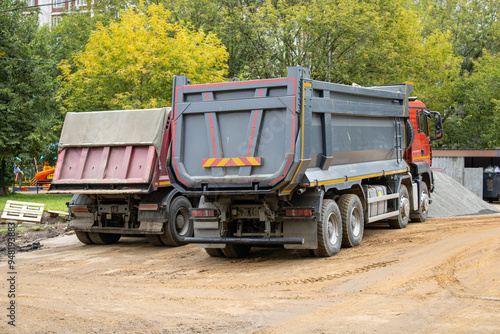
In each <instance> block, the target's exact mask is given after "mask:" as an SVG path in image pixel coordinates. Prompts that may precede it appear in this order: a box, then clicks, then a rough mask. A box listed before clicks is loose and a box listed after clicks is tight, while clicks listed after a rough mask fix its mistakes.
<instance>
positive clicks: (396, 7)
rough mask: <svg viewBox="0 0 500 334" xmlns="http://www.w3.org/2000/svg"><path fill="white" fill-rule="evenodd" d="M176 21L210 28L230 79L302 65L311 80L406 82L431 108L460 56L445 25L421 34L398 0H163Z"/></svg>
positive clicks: (440, 99) (445, 92)
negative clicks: (226, 54) (221, 45)
mask: <svg viewBox="0 0 500 334" xmlns="http://www.w3.org/2000/svg"><path fill="white" fill-rule="evenodd" d="M163 2H164V3H166V6H167V7H168V8H172V12H173V16H174V17H175V18H176V19H177V20H185V21H188V22H190V23H191V24H192V25H193V26H194V27H195V28H199V27H203V29H205V30H207V31H213V32H214V33H216V34H217V36H218V37H219V38H220V39H221V41H222V42H223V43H224V44H225V45H226V47H227V49H228V51H229V53H230V57H229V61H228V64H229V72H230V75H231V76H237V77H239V78H241V79H253V78H267V77H276V76H283V75H286V68H287V67H288V66H295V65H302V66H304V67H308V68H310V69H311V71H312V76H313V77H314V78H315V79H318V80H325V81H331V82H337V83H344V84H351V83H352V82H356V83H358V84H361V85H381V84H394V83H398V82H405V81H412V82H414V83H415V87H416V91H415V93H417V94H418V95H419V97H420V98H421V99H424V100H425V101H426V103H427V104H428V105H429V107H430V108H435V109H438V110H443V108H445V107H447V106H449V105H451V103H452V102H451V100H450V99H451V91H452V90H451V82H452V81H453V80H454V78H455V77H456V76H457V74H458V69H459V67H458V64H459V62H460V59H459V58H458V57H456V56H454V54H453V47H452V44H451V38H452V35H451V34H450V32H448V31H446V30H443V31H441V30H439V29H434V30H429V31H424V28H423V24H422V22H421V19H420V18H419V15H418V13H417V12H416V11H415V10H414V9H412V7H405V6H403V4H404V2H403V1H400V0H391V1H387V0H373V1H366V0H362V1H358V0H324V1H308V0H295V1H283V0H225V1H207V0H175V1H173V0H164V1H163Z"/></svg>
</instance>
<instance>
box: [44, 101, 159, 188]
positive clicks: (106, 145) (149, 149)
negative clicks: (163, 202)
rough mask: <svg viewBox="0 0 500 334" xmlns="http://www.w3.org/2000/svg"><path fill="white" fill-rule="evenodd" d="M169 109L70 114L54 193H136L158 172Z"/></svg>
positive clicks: (149, 182) (65, 126) (59, 159)
mask: <svg viewBox="0 0 500 334" xmlns="http://www.w3.org/2000/svg"><path fill="white" fill-rule="evenodd" d="M167 118H168V110H167V108H162V109H146V110H127V111H104V112H89V113H68V114H67V116H66V119H65V122H64V126H63V130H62V133H61V139H60V144H59V147H60V152H59V158H58V163H57V167H56V171H55V173H54V179H53V181H52V185H51V188H50V190H51V191H53V192H59V193H64V192H68V193H75V192H78V193H114V192H117V193H137V192H145V191H148V189H149V188H150V185H151V182H152V179H153V176H154V173H155V171H156V169H157V166H158V162H157V161H158V157H159V156H160V151H161V147H162V140H163V135H164V132H165V126H166V121H167Z"/></svg>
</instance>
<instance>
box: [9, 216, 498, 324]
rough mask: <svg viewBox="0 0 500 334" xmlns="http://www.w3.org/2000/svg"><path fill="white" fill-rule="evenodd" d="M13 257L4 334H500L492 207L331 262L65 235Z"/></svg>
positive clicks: (374, 240) (370, 242)
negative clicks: (87, 241)
mask: <svg viewBox="0 0 500 334" xmlns="http://www.w3.org/2000/svg"><path fill="white" fill-rule="evenodd" d="M43 243H44V247H43V248H42V249H41V250H38V251H33V252H27V253H18V254H16V264H15V265H16V272H17V274H16V281H17V282H16V284H17V285H16V297H15V303H16V304H15V305H16V322H15V323H16V327H15V328H13V327H12V326H9V325H8V324H7V320H8V318H7V317H6V315H7V310H6V307H7V306H8V305H9V304H8V303H9V300H10V299H9V298H7V292H8V290H9V287H8V285H7V283H8V282H7V278H8V277H7V272H8V268H7V262H6V257H5V256H4V257H2V259H1V272H2V279H1V282H2V284H1V289H2V290H1V292H0V304H1V309H2V310H3V311H1V321H0V332H1V333H254V332H256V333H287V334H288V333H499V332H500V312H499V310H500V214H495V215H487V216H468V217H458V218H457V217H455V218H440V219H438V218H436V219H430V220H428V221H427V222H426V223H422V224H410V225H409V226H408V227H407V228H406V229H404V230H391V229H388V228H386V227H385V226H378V227H377V226H375V227H372V228H370V229H367V230H366V231H365V237H364V239H363V243H362V244H361V246H359V247H356V248H350V249H342V251H341V252H340V254H339V255H337V256H334V257H331V258H301V257H299V256H298V255H297V254H295V253H294V252H293V251H286V250H283V249H256V250H253V251H252V253H251V255H250V256H249V257H248V258H245V259H226V258H211V257H209V256H208V255H206V254H205V252H204V251H203V250H202V249H199V248H196V247H195V246H193V245H190V246H184V247H180V248H157V247H152V246H150V245H149V244H148V243H147V242H146V240H145V239H140V238H123V239H122V240H121V241H120V242H119V243H118V244H116V245H110V246H85V245H83V244H81V243H79V242H78V241H77V239H76V237H75V236H74V235H70V236H68V235H64V236H60V237H57V238H53V239H47V240H44V241H43Z"/></svg>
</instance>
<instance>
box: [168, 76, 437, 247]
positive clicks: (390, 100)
mask: <svg viewBox="0 0 500 334" xmlns="http://www.w3.org/2000/svg"><path fill="white" fill-rule="evenodd" d="M412 89H413V86H412V84H410V83H406V84H403V85H395V86H377V87H359V86H346V85H340V84H333V83H327V82H321V81H316V80H311V78H310V73H309V70H307V69H304V68H301V67H292V68H289V69H288V76H287V77H284V78H275V79H264V80H254V81H241V82H238V81H236V82H226V83H214V84H203V85H190V84H189V80H188V78H186V77H175V78H174V90H173V95H174V98H173V99H174V101H173V111H172V112H173V116H172V144H171V148H170V151H169V158H168V159H169V161H168V164H167V165H168V169H169V175H170V181H171V182H172V184H173V185H174V186H175V187H176V188H177V189H178V190H179V191H181V192H182V193H184V194H186V195H191V196H194V197H195V198H196V197H200V196H201V199H200V201H199V205H198V206H197V207H195V208H193V209H191V216H192V218H193V220H194V237H187V238H185V240H184V241H185V242H188V243H197V244H199V245H200V246H201V247H203V248H205V250H206V252H207V253H208V254H209V255H211V256H216V257H217V256H227V257H241V256H245V255H247V254H248V252H249V251H250V248H251V247H253V246H275V245H282V246H284V247H285V248H288V249H297V250H299V252H300V253H301V254H303V255H306V256H310V255H311V256H312V255H316V256H332V255H334V254H336V253H338V252H339V250H340V248H341V247H352V246H357V245H359V244H360V243H361V240H362V238H363V231H364V226H365V225H366V224H370V223H373V222H377V221H387V222H388V224H389V226H390V227H392V228H398V229H401V228H404V227H406V225H407V224H408V222H409V221H410V219H411V220H412V221H417V222H418V221H425V220H426V218H427V212H428V208H429V204H430V192H432V190H433V176H432V172H431V169H430V166H431V162H432V151H431V145H430V142H431V135H430V129H429V120H430V119H431V118H434V120H433V122H432V123H434V124H435V125H434V132H435V133H434V134H433V135H432V137H433V138H439V137H440V136H441V135H442V123H441V117H440V115H439V113H437V112H430V111H428V110H427V109H426V107H425V105H424V104H423V103H421V102H420V101H415V100H414V99H411V98H410V93H411V92H412Z"/></svg>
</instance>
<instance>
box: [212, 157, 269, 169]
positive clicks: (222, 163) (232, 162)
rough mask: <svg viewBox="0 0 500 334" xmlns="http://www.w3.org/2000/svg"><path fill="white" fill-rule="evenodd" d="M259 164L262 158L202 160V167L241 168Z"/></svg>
mask: <svg viewBox="0 0 500 334" xmlns="http://www.w3.org/2000/svg"><path fill="white" fill-rule="evenodd" d="M261 164H262V158H260V157H246V158H212V159H203V167H243V166H260V165H261Z"/></svg>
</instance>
